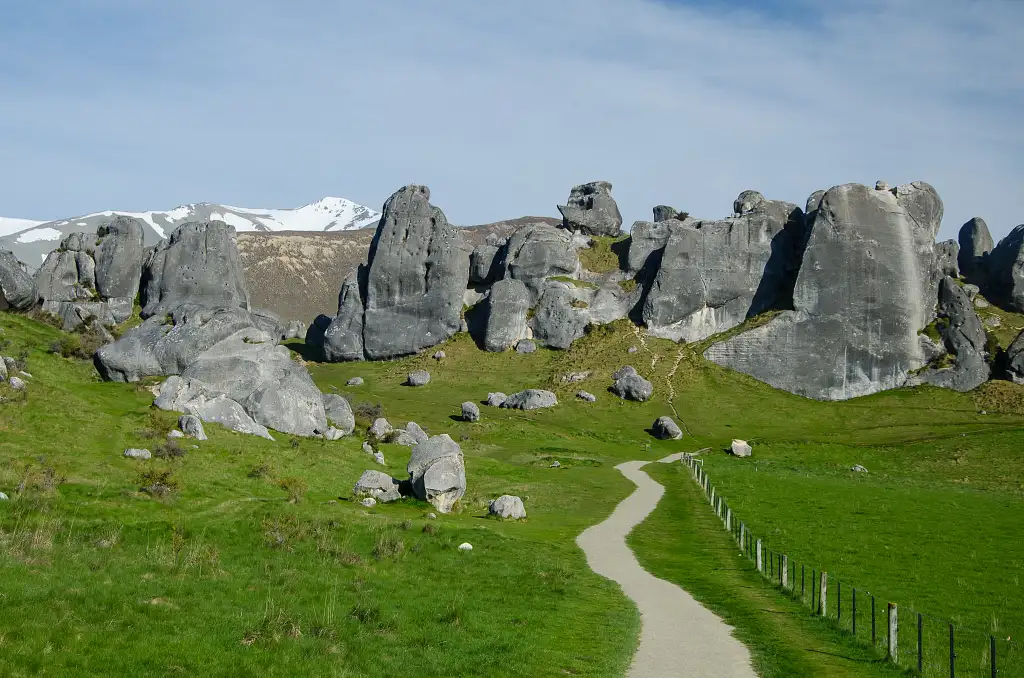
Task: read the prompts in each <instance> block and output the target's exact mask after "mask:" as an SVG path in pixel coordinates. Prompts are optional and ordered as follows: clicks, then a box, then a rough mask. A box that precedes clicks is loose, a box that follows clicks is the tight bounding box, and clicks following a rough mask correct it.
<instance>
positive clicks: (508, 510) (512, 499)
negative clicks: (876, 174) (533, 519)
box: [487, 494, 526, 520]
mask: <svg viewBox="0 0 1024 678" xmlns="http://www.w3.org/2000/svg"><path fill="white" fill-rule="evenodd" d="M487 512H488V513H490V514H491V515H492V516H495V517H496V518H501V519H502V520H522V519H523V518H525V517H526V507H525V506H523V500H522V499H521V498H519V497H516V496H514V495H511V494H503V495H501V496H500V497H498V498H497V499H494V500H493V501H491V503H490V505H488V507H487Z"/></svg>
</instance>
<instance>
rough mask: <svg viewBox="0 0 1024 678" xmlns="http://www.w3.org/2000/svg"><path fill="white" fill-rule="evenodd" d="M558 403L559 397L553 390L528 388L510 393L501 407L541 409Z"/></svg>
mask: <svg viewBox="0 0 1024 678" xmlns="http://www.w3.org/2000/svg"><path fill="white" fill-rule="evenodd" d="M557 404H558V397H557V396H556V395H555V394H554V393H552V392H551V391H544V390H541V389H536V388H528V389H526V390H525V391H520V392H519V393H513V394H512V395H510V396H509V397H508V398H506V399H505V401H504V402H503V403H502V404H501V407H504V408H506V409H515V410H539V409H541V408H544V407H554V406H555V405H557Z"/></svg>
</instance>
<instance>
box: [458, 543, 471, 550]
mask: <svg viewBox="0 0 1024 678" xmlns="http://www.w3.org/2000/svg"><path fill="white" fill-rule="evenodd" d="M459 550H460V551H472V550H473V545H472V544H470V543H469V542H468V541H464V542H462V543H461V544H459Z"/></svg>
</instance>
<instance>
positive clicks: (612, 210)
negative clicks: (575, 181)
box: [558, 181, 622, 236]
mask: <svg viewBox="0 0 1024 678" xmlns="http://www.w3.org/2000/svg"><path fill="white" fill-rule="evenodd" d="M558 211H559V212H561V213H562V227H563V228H567V229H569V230H570V231H580V232H582V233H586V234H587V235H610V236H617V235H619V234H620V233H621V232H622V215H621V214H620V213H619V206H618V205H617V204H616V203H615V199H614V198H612V185H611V184H610V183H608V182H607V181H592V182H590V183H587V184H580V185H579V186H575V187H573V189H572V191H570V192H569V199H568V200H567V201H566V204H564V205H559V206H558Z"/></svg>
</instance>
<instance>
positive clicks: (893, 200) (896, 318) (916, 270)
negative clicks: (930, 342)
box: [704, 182, 942, 400]
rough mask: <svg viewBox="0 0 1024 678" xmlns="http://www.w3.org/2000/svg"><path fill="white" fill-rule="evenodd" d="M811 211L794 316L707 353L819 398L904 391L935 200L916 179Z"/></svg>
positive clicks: (931, 291)
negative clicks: (894, 390) (892, 187)
mask: <svg viewBox="0 0 1024 678" xmlns="http://www.w3.org/2000/svg"><path fill="white" fill-rule="evenodd" d="M809 202H810V201H809ZM814 212H815V213H814V217H813V222H812V224H811V226H810V228H811V231H810V234H809V238H808V241H807V245H806V251H805V252H804V256H803V263H802V265H801V267H800V273H799V276H798V278H797V280H796V286H795V289H794V292H793V308H794V310H792V311H784V312H782V313H781V314H779V315H778V316H777V317H775V318H773V319H772V320H771V321H769V322H768V323H766V324H765V325H762V326H760V327H757V328H755V329H752V330H749V331H747V332H745V333H743V334H740V335H738V336H736V337H733V338H731V339H728V340H726V341H724V342H721V343H718V344H715V345H713V346H712V347H711V348H709V349H708V350H707V351H706V352H705V354H704V355H705V356H706V357H707V358H709V359H710V360H713V361H714V362H716V363H718V364H720V365H724V366H726V367H731V368H733V369H736V370H739V371H741V372H745V373H747V374H749V375H751V376H753V377H755V378H756V379H759V380H761V381H764V382H766V383H768V384H771V385H772V386H775V387H776V388H780V389H783V390H786V391H790V392H792V393H797V394H800V395H804V396H807V397H809V398H815V399H819V400H843V399H846V398H853V397H856V396H861V395H867V394H869V393H875V392H877V391H881V390H884V389H889V388H895V387H898V386H901V385H903V384H904V383H905V382H906V381H907V377H908V374H909V373H910V372H912V371H913V370H916V369H918V368H920V367H922V366H923V365H924V364H925V360H926V357H925V352H924V348H923V347H922V341H921V338H920V337H919V336H918V332H919V331H920V330H922V329H923V328H924V327H925V326H926V325H927V324H928V323H929V322H930V321H931V320H932V318H933V317H934V308H935V299H936V298H937V290H936V285H937V280H936V277H935V275H934V270H935V253H934V250H933V244H934V242H935V234H936V233H937V232H938V229H939V224H940V222H941V220H942V201H941V200H940V199H939V196H938V194H937V193H936V192H935V189H933V188H932V187H931V186H929V185H928V184H925V183H922V182H915V183H912V184H909V185H905V186H899V187H897V188H894V189H891V190H875V189H871V188H868V187H866V186H862V185H860V184H845V185H842V186H836V187H834V188H832V189H830V190H829V191H828V192H827V193H825V195H824V196H823V197H822V198H821V200H820V204H819V205H818V207H817V209H816V210H814Z"/></svg>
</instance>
